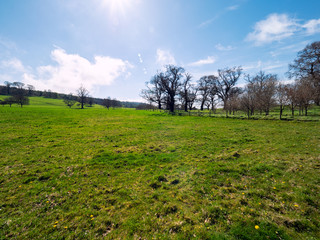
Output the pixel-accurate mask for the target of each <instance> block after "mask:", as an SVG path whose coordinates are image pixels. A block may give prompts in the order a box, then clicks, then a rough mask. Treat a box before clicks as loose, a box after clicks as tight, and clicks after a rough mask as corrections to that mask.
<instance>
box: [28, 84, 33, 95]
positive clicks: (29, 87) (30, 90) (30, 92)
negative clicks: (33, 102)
mask: <svg viewBox="0 0 320 240" xmlns="http://www.w3.org/2000/svg"><path fill="white" fill-rule="evenodd" d="M27 89H28V96H32V95H33V92H34V90H35V87H34V86H33V85H30V84H28V85H27Z"/></svg>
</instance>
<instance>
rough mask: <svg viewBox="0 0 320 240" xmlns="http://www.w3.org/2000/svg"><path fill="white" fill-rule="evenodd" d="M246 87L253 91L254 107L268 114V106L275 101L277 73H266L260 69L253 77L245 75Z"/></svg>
mask: <svg viewBox="0 0 320 240" xmlns="http://www.w3.org/2000/svg"><path fill="white" fill-rule="evenodd" d="M246 80H247V82H248V88H250V91H252V92H253V94H254V98H255V104H256V108H257V109H259V110H260V113H261V112H262V111H264V112H265V114H266V115H269V111H270V108H271V107H272V106H273V105H274V103H275V98H274V97H275V93H276V86H277V82H278V78H277V75H274V74H266V73H264V72H262V71H260V72H259V73H258V74H256V75H255V76H254V77H250V76H247V77H246Z"/></svg>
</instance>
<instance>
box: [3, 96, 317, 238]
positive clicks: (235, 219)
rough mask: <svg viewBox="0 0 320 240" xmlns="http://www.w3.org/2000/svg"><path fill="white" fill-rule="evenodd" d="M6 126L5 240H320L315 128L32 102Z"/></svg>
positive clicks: (13, 112) (6, 115)
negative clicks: (73, 107)
mask: <svg viewBox="0 0 320 240" xmlns="http://www.w3.org/2000/svg"><path fill="white" fill-rule="evenodd" d="M44 101H46V102H44ZM32 103H34V104H32ZM0 127H1V128H0V136H1V137H0V199H1V200H0V216H1V218H0V239H9V238H12V239H140V238H141V239H320V230H319V229H320V223H319V218H320V210H319V199H320V196H319V192H320V177H319V172H320V171H319V169H320V125H319V122H296V121H290V122H288V121H265V120H239V119H226V118H210V117H196V116H169V115H167V114H165V113H159V112H152V111H138V110H129V109H116V110H112V109H110V110H107V109H103V108H86V109H82V110H80V109H68V108H67V107H65V106H63V104H62V103H60V102H59V100H54V101H53V100H50V99H45V100H43V99H40V100H39V99H37V98H34V99H31V105H30V106H25V107H23V108H19V107H16V106H13V107H11V108H10V107H8V106H5V107H0Z"/></svg>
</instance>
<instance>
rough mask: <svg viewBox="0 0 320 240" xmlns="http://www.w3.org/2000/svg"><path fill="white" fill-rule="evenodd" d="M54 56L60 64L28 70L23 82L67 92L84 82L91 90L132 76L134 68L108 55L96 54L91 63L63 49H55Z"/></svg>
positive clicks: (41, 87) (39, 87) (72, 90)
mask: <svg viewBox="0 0 320 240" xmlns="http://www.w3.org/2000/svg"><path fill="white" fill-rule="evenodd" d="M51 58H52V60H54V61H55V62H56V63H57V65H47V66H40V67H38V68H37V71H36V74H28V73H25V74H24V75H23V78H24V81H23V82H25V83H29V84H32V85H34V86H36V88H38V89H51V90H52V91H57V92H63V93H69V92H75V90H76V89H78V88H79V86H80V85H81V84H83V86H84V87H86V88H87V89H88V90H89V91H90V90H92V89H93V87H94V86H105V85H110V84H111V83H113V82H114V81H115V79H117V78H118V77H120V76H121V75H123V76H125V75H126V76H129V75H130V72H128V71H127V69H128V68H131V67H132V65H131V64H130V63H129V62H128V61H123V60H122V59H117V58H111V57H108V56H95V57H94V62H90V61H89V60H87V59H86V58H83V57H81V56H79V55H77V54H68V53H66V52H65V50H63V49H55V50H53V51H52V52H51ZM128 74H129V75H128Z"/></svg>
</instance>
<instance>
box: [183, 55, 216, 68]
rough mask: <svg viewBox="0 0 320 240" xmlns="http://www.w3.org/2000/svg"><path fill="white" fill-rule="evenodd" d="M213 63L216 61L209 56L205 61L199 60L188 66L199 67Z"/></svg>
mask: <svg viewBox="0 0 320 240" xmlns="http://www.w3.org/2000/svg"><path fill="white" fill-rule="evenodd" d="M215 61H216V59H215V57H213V56H209V57H207V58H206V59H201V60H199V61H196V62H192V63H189V64H188V66H192V67H199V66H202V65H207V64H213V63H215Z"/></svg>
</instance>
